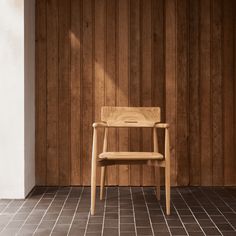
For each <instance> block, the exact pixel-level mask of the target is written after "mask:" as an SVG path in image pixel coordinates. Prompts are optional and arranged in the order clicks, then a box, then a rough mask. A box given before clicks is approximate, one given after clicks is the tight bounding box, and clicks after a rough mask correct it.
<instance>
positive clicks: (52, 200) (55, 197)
mask: <svg viewBox="0 0 236 236" xmlns="http://www.w3.org/2000/svg"><path fill="white" fill-rule="evenodd" d="M45 192H46V191H45ZM57 193H58V190H57V191H56V193H55V195H54V197H53V199H52V200H51V203H50V204H49V205H48V207H47V209H46V211H45V213H44V214H43V216H42V219H41V220H40V221H39V223H38V226H37V227H36V229H35V230H34V232H33V235H34V234H35V232H36V231H37V229H38V228H39V225H40V224H41V223H42V221H43V218H44V217H45V215H46V214H47V212H48V209H49V208H50V206H51V205H52V203H53V201H54V200H55V198H56V196H57Z"/></svg>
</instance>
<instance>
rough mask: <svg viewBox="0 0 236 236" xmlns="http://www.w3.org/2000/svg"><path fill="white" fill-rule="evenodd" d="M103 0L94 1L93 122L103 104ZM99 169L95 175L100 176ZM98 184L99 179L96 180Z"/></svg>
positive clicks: (100, 139)
mask: <svg viewBox="0 0 236 236" xmlns="http://www.w3.org/2000/svg"><path fill="white" fill-rule="evenodd" d="M105 6H106V4H105V0H98V1H95V26H94V27H95V33H94V44H95V48H94V50H95V52H94V53H95V65H94V66H95V67H94V70H95V72H94V78H95V80H94V98H95V101H94V105H95V107H94V109H95V121H100V120H101V107H102V106H103V105H104V104H105ZM97 132H98V152H102V145H103V134H104V131H103V130H102V129H98V131H97ZM100 169H101V168H97V173H98V175H97V176H99V175H100ZM97 184H100V178H97Z"/></svg>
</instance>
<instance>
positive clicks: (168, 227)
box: [154, 188, 172, 235]
mask: <svg viewBox="0 0 236 236" xmlns="http://www.w3.org/2000/svg"><path fill="white" fill-rule="evenodd" d="M154 192H155V194H156V195H157V192H156V188H154ZM159 202H160V201H159ZM160 210H161V212H162V215H163V217H164V220H165V223H166V226H167V229H168V232H169V233H170V235H172V234H171V231H170V226H169V224H168V222H167V219H166V215H165V213H164V211H163V209H162V206H161V204H160Z"/></svg>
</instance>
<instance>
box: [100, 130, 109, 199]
mask: <svg viewBox="0 0 236 236" xmlns="http://www.w3.org/2000/svg"><path fill="white" fill-rule="evenodd" d="M107 135H108V128H105V131H104V139H103V152H106V151H107ZM105 176H106V166H102V167H101V182H100V200H102V199H103V192H104V184H105Z"/></svg>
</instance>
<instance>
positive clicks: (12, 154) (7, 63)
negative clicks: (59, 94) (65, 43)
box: [0, 0, 35, 198]
mask: <svg viewBox="0 0 236 236" xmlns="http://www.w3.org/2000/svg"><path fill="white" fill-rule="evenodd" d="M24 3H25V4H26V5H29V6H27V7H25V6H24ZM33 5H34V1H31V0H27V1H25V2H24V0H0V32H1V33H0V52H1V53H0V65H1V66H0V198H24V197H25V196H26V195H27V194H28V192H29V191H30V190H31V189H32V187H33V186H34V183H35V180H34V178H35V177H34V176H35V175H34V136H35V135H34V36H33V35H34V31H33V32H30V33H29V31H28V30H29V29H28V28H27V29H26V28H25V27H24V21H25V22H27V21H28V20H29V21H32V22H31V24H32V25H34V9H33V8H34V7H33ZM30 9H31V10H32V9H33V11H32V12H31V13H29V10H30ZM24 10H26V11H25V13H26V14H24ZM29 18H31V19H29ZM32 25H31V26H30V28H31V29H33V26H32ZM25 26H26V27H28V23H27V24H25ZM25 29H26V31H25ZM27 32H28V33H27ZM25 46H27V47H28V46H29V49H26V48H27V47H25Z"/></svg>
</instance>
